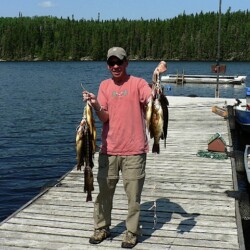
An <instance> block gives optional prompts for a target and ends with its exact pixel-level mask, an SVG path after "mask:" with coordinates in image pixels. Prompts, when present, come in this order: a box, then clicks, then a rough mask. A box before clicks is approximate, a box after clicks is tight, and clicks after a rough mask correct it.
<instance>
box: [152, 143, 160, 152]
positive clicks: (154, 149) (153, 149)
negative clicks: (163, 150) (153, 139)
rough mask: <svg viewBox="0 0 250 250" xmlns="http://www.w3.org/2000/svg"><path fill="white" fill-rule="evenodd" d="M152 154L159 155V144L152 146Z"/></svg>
mask: <svg viewBox="0 0 250 250" xmlns="http://www.w3.org/2000/svg"><path fill="white" fill-rule="evenodd" d="M152 153H157V154H159V153H160V145H159V144H155V143H154V144H153V148H152Z"/></svg>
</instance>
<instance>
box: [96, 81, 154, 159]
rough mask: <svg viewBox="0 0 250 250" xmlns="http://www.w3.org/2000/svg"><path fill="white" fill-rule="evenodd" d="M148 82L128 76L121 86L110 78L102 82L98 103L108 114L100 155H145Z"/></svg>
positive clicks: (149, 95)
mask: <svg viewBox="0 0 250 250" xmlns="http://www.w3.org/2000/svg"><path fill="white" fill-rule="evenodd" d="M151 92H152V90H151V88H150V87H149V85H148V83H147V82H146V81H145V80H144V79H142V78H138V77H134V76H129V78H128V80H127V81H126V82H124V83H123V84H122V85H117V84H115V82H114V81H113V79H111V78H110V79H107V80H104V81H103V82H101V84H100V88H99V91H98V101H99V103H100V104H101V106H102V108H103V109H104V110H107V111H108V113H109V120H108V121H107V122H105V123H103V128H102V146H101V152H102V153H106V154H109V155H135V154H141V153H146V152H148V140H147V134H146V122H145V107H146V104H147V102H148V100H149V98H150V97H151Z"/></svg>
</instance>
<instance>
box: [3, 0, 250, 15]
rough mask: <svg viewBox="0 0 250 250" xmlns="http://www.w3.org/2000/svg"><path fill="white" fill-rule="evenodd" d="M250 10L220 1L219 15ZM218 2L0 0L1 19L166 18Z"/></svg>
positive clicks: (247, 3) (242, 3) (246, 2)
mask: <svg viewBox="0 0 250 250" xmlns="http://www.w3.org/2000/svg"><path fill="white" fill-rule="evenodd" d="M229 7H231V11H238V10H247V9H248V10H250V0H222V12H223V13H224V12H226V11H227V10H228V8H229ZM218 9H219V0H1V7H0V17H18V15H19V12H21V13H22V15H23V16H30V17H32V16H48V15H51V16H56V17H63V18H67V17H70V18H71V17H72V15H74V18H75V19H82V18H83V19H86V20H89V19H97V18H98V13H100V19H101V20H110V19H117V18H119V19H121V18H126V19H133V20H135V19H141V18H143V19H144V20H145V19H155V18H160V19H168V18H173V17H175V16H178V15H179V14H182V13H183V12H184V11H185V13H186V14H191V13H194V14H195V13H200V12H201V11H203V12H204V13H205V12H211V11H214V12H217V11H218Z"/></svg>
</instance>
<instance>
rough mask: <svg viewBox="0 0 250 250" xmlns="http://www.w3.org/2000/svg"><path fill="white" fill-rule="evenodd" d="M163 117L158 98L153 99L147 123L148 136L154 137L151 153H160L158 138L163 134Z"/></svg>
mask: <svg viewBox="0 0 250 250" xmlns="http://www.w3.org/2000/svg"><path fill="white" fill-rule="evenodd" d="M163 125H164V117H163V110H162V107H161V103H160V101H159V99H158V98H157V99H155V100H154V101H153V105H152V114H151V119H150V125H149V132H150V137H151V138H154V143H153V148H152V153H157V154H159V153H160V145H159V142H160V139H161V137H162V134H163Z"/></svg>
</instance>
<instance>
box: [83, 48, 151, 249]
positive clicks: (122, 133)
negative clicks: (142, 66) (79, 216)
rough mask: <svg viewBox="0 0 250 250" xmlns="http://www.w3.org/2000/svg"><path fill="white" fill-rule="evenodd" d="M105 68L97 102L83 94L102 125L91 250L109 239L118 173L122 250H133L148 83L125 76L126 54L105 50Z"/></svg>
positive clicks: (145, 144)
mask: <svg viewBox="0 0 250 250" xmlns="http://www.w3.org/2000/svg"><path fill="white" fill-rule="evenodd" d="M107 67H108V69H109V71H110V73H111V75H112V78H110V79H107V80H104V81H102V82H101V84H100V87H99V91H98V96H97V97H96V96H95V95H94V94H93V93H89V92H87V91H84V92H83V99H84V101H87V100H88V101H89V102H90V103H91V104H92V107H93V108H94V109H95V111H96V114H97V116H98V118H99V119H100V120H101V121H102V122H103V128H102V145H101V150H100V154H99V168H98V174H97V180H98V184H99V194H98V196H97V198H96V200H95V203H94V222H95V223H94V228H95V231H94V235H93V236H91V237H90V239H89V242H90V243H91V244H99V243H101V242H102V241H103V240H104V239H106V238H108V237H109V236H110V230H109V227H110V225H111V210H112V206H113V196H114V193H115V188H116V184H117V183H118V180H119V173H120V172H121V173H122V178H123V184H124V189H125V192H126V194H127V198H128V215H127V219H126V229H127V231H126V233H125V236H124V239H123V241H122V246H121V247H122V248H133V247H134V246H135V245H136V244H137V241H138V235H139V233H140V230H139V217H140V201H141V192H142V189H143V184H144V180H145V166H146V153H147V152H148V141H147V135H146V122H145V108H146V105H147V103H148V101H149V100H150V98H151V93H152V90H151V88H150V87H149V85H148V83H147V82H146V81H145V80H144V79H142V78H138V77H134V76H131V75H129V74H128V73H127V71H126V69H127V67H128V60H127V54H126V51H125V50H124V49H123V48H121V47H113V48H111V49H109V50H108V54H107Z"/></svg>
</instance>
